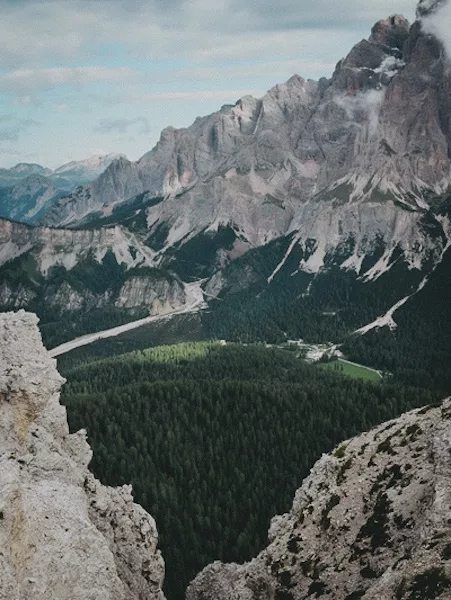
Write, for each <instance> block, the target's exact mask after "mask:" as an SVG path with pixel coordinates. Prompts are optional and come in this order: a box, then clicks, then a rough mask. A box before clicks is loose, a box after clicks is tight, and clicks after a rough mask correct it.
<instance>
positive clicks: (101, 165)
mask: <svg viewBox="0 0 451 600" xmlns="http://www.w3.org/2000/svg"><path fill="white" fill-rule="evenodd" d="M120 158H125V156H124V154H117V153H111V154H105V155H96V156H91V157H90V158H87V159H85V160H79V161H76V160H74V161H71V162H68V163H66V164H64V165H62V166H61V167H58V168H57V169H55V170H54V171H53V173H52V177H53V178H54V179H58V180H62V181H64V182H67V183H68V184H69V185H70V186H71V187H72V188H74V187H77V186H79V185H86V184H88V183H91V181H93V180H94V179H96V178H97V177H98V176H99V175H101V173H103V171H105V169H106V168H107V167H109V166H110V165H111V163H112V162H113V161H115V160H119V159H120Z"/></svg>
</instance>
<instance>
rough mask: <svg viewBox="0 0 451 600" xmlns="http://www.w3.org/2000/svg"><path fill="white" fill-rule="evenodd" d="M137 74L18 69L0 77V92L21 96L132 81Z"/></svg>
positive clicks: (109, 70) (94, 69) (123, 69)
mask: <svg viewBox="0 0 451 600" xmlns="http://www.w3.org/2000/svg"><path fill="white" fill-rule="evenodd" d="M136 75H137V73H136V71H135V70H134V69H130V68H128V67H119V68H108V67H73V68H70V67H59V68H53V69H19V70H16V71H12V72H11V73H6V74H4V75H0V91H1V92H12V93H14V94H23V93H27V92H32V91H36V90H43V89H52V88H56V87H60V86H64V85H73V86H80V85H86V84H88V83H93V82H116V83H117V82H123V81H132V80H133V79H134V78H135V77H136Z"/></svg>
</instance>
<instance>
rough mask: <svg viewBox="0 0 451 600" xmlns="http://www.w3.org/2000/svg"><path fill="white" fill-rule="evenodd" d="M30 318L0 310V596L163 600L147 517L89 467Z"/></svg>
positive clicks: (14, 599)
mask: <svg viewBox="0 0 451 600" xmlns="http://www.w3.org/2000/svg"><path fill="white" fill-rule="evenodd" d="M55 364H56V363H55V361H54V360H53V359H51V358H50V357H49V356H48V355H47V353H46V351H45V349H44V347H43V345H42V342H41V338H40V334H39V331H38V328H37V318H36V317H35V316H34V315H32V314H30V313H25V312H24V311H20V312H18V313H5V314H2V315H0V430H1V435H0V490H1V493H0V598H1V599H2V600H3V599H4V600H164V595H163V593H162V590H161V586H162V581H163V576H164V563H163V559H162V557H161V555H160V552H159V550H157V530H156V526H155V522H154V520H153V518H152V517H151V516H150V515H148V514H147V513H146V512H145V511H144V509H143V508H141V507H140V506H139V505H137V504H134V503H133V499H132V495H131V489H130V487H129V486H123V487H122V488H109V487H105V486H103V485H101V484H100V483H99V482H98V481H97V480H96V479H95V478H94V477H93V475H92V474H91V473H90V472H89V471H88V464H89V462H90V460H91V456H92V453H91V450H90V448H89V446H88V444H87V442H86V434H85V432H84V431H79V432H78V433H75V434H69V430H68V425H67V419H66V411H65V409H64V407H63V406H61V405H60V404H59V389H60V387H61V385H62V383H63V382H64V379H63V378H62V377H60V375H59V374H58V372H57V370H56V366H55Z"/></svg>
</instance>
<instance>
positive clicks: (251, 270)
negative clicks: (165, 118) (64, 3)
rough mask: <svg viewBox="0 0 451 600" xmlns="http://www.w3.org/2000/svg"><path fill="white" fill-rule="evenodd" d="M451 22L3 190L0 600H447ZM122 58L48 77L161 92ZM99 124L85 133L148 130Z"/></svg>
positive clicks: (425, 17)
mask: <svg viewBox="0 0 451 600" xmlns="http://www.w3.org/2000/svg"><path fill="white" fill-rule="evenodd" d="M47 4H48V3H43V5H45V6H47ZM50 4H51V3H50ZM72 4H74V6H75V4H77V3H71V5H72ZM90 4H92V7H94V6H96V7H97V9H98V7H99V6H100V5H102V6H103V5H104V4H105V6H106V5H107V4H108V5H110V4H111V3H90V2H88V3H87V4H86V6H87V5H90ZM113 4H114V3H113ZM119 4H121V3H119ZM188 4H189V5H191V4H193V3H187V5H188ZM194 4H196V3H194ZM226 4H227V3H226ZM450 5H451V0H420V2H419V4H418V7H417V12H416V20H415V21H414V22H413V23H412V24H411V23H409V22H408V20H407V19H406V18H404V17H403V16H401V15H398V14H394V15H392V16H390V17H388V18H386V19H382V20H380V21H378V22H376V23H375V24H374V26H373V27H372V28H371V30H370V31H368V35H367V37H366V38H365V39H362V40H361V41H360V42H357V43H355V45H354V46H353V47H351V45H350V47H349V49H348V50H347V54H346V55H345V56H344V57H343V58H342V59H341V60H339V62H338V63H337V64H336V66H335V68H334V69H333V72H332V73H331V75H330V76H329V77H328V78H326V77H321V78H318V80H313V79H308V78H307V79H304V78H303V77H301V76H300V75H298V74H294V75H292V76H291V77H290V78H289V79H288V80H287V81H285V82H284V83H278V84H276V85H273V87H271V88H270V89H269V90H268V91H267V92H266V93H264V94H263V95H261V97H258V98H256V97H253V96H252V95H249V94H247V92H246V94H244V95H242V97H240V98H239V99H238V100H237V101H236V102H234V103H233V104H224V105H223V106H221V107H220V108H219V109H217V110H216V109H215V110H214V112H210V114H206V115H205V116H201V117H197V118H195V120H193V121H192V123H191V124H190V125H187V126H183V127H180V128H175V127H172V126H169V127H166V128H165V129H163V130H162V131H161V134H160V137H159V140H158V142H157V143H156V144H155V145H154V146H153V147H152V148H150V144H149V146H147V149H146V151H145V153H144V154H142V155H141V157H140V158H139V159H138V160H129V159H128V158H127V157H126V156H125V154H123V153H110V154H107V153H100V152H98V153H97V151H96V155H95V156H92V157H91V158H88V159H86V160H82V161H78V160H77V161H70V162H66V163H65V164H63V165H62V166H60V167H57V168H55V169H47V168H45V167H42V166H41V165H39V164H35V163H24V162H22V163H19V164H17V165H16V166H14V167H12V168H9V169H0V342H1V343H0V359H1V360H0V425H3V429H4V435H3V434H2V435H0V450H2V452H0V489H2V490H5V489H6V490H7V494H6V495H5V498H7V499H8V503H7V504H5V505H3V504H2V500H1V495H0V542H1V543H2V544H3V545H4V546H5V548H7V550H6V551H5V552H4V553H1V552H0V565H1V567H2V568H1V569H0V597H3V596H2V593H3V591H4V589H5V590H7V594H8V598H11V599H13V598H14V600H16V599H17V600H44V598H45V599H46V600H47V598H48V600H79V599H80V600H82V599H83V600H84V598H88V596H89V598H91V597H92V600H138V599H139V600H166V599H167V600H184V599H185V600H210V599H211V600H229V599H232V598H233V599H234V600H235V599H236V600H304V599H305V598H312V599H317V598H323V599H324V600H371V599H372V598H376V597H378V598H381V599H383V600H385V599H387V600H388V599H390V600H393V599H395V598H396V600H426V599H430V600H447V598H449V593H450V590H451V529H450V520H449V514H450V511H451V488H450V482H451V467H450V464H449V456H450V452H451V442H450V440H451V436H450V425H449V424H450V422H451V404H450V401H449V400H445V401H444V398H447V397H451V369H450V365H451V319H450V306H451V276H450V275H451V69H450V60H451V59H450V52H449V49H448V42H449V39H448V34H447V33H446V35H445V34H444V33H443V30H442V29H443V27H442V23H441V22H439V21H438V20H437V15H439V16H440V15H443V16H444V18H443V22H444V23H445V24H446V23H447V22H448V21H449V20H450V19H451V12H450V11H449V8H450ZM45 6H44V8H42V7H41V8H42V10H44V9H45ZM55 6H56V5H55ZM111 6H112V4H111ZM121 7H122V4H121ZM185 8H186V9H187V10H188V8H187V7H185ZM229 8H230V15H234V17H233V19H235V17H236V15H238V17H239V19H240V20H241V18H243V22H244V21H245V20H246V19H245V17H246V14H247V13H246V10H247V9H248V8H249V10H250V7H247V5H246V6H245V7H244V8H245V9H246V10H244V8H243V12H241V11H236V10H235V8H234V9H233V10H232V9H231V7H229ZM153 9H154V12H155V16H157V13H158V11H157V9H156V6H155V7H153ZM61 10H62V11H64V10H66V9H64V8H61ZM135 10H136V11H138V8H137V7H136V6H134V8H133V10H130V11H129V12H130V15H132V14H135V13H134V11H135ZM218 10H219V8H218ZM277 10H279V8H278V9H277ZM280 10H281V11H282V12H283V7H282V8H281V9H280ZM441 11H443V12H441ZM174 12H176V11H174ZM273 12H274V7H273V6H271V14H273ZM351 12H352V11H351ZM138 13H139V11H138ZM138 13H136V14H138ZM235 13H236V14H235ZM83 14H84V13H83ZM177 14H178V13H177ZM180 14H183V15H184V13H183V11H181V13H180ZM309 14H310V13H309ZM127 15H128V11H127ZM169 17H170V14H169V12H168V15H167V18H168V21H167V22H168V23H169V22H170V21H171V19H170V18H169ZM255 17H256V16H255V15H254V20H255ZM124 18H125V17H124ZM127 18H128V16H127ZM171 18H172V16H171ZM259 18H260V16H259ZM341 18H342V17H340V19H341ZM233 19H232V20H231V23H232V25H233V23H235V21H234V20H233ZM447 19H448V21H447ZM257 20H258V19H257ZM94 21H95V20H94ZM102 22H103V21H102ZM287 22H288V21H287ZM290 22H291V21H290ZM340 22H341V21H340ZM232 25H230V26H231V27H232ZM233 26H235V25H233ZM255 26H256V28H257V29H256V30H258V27H257V25H255ZM329 26H330V24H328V27H329ZM450 26H451V21H450ZM140 27H141V24H140ZM165 27H166V25H165ZM252 27H254V25H252ZM290 28H291V25H290ZM106 29H108V28H106ZM448 29H449V28H448ZM448 29H446V31H448ZM140 31H141V29H140ZM149 31H150V29H149ZM150 32H151V33H152V35H150V36H149V35H148V33H149V32H147V30H146V39H147V37H151V38H152V39H153V37H154V36H153V34H154V33H156V34H157V35H156V36H155V38H156V39H159V38H158V31H154V30H152V31H150ZM229 33H230V32H229ZM285 34H287V32H286V31H285ZM282 37H283V36H282ZM68 39H69V41H70V40H72V38H68ZM73 39H74V40H76V39H78V38H77V37H74V38H73ZM352 43H354V42H352ZM124 44H125V42H124ZM110 49H111V48H110V46H108V44H107V45H105V47H103V46H102V53H104V54H108V52H107V50H108V51H109V50H110ZM125 49H126V47H125V45H124V47H120V48H116V51H115V53H113V54H112V55H111V57H110V58H109V60H110V59H111V61H112V62H111V65H109V66H108V67H103V68H100V67H99V69H100V71H98V70H97V67H89V68H88V67H86V68H87V69H89V70H88V72H86V71H85V70H84V67H83V68H82V67H80V68H77V67H74V68H73V69H72V68H70V69H69V70H68V72H66V71H64V70H63V71H60V70H58V75H57V76H56V75H55V74H54V73H53V71H52V72H51V73H50V71H51V70H50V69H44V72H43V73H41V75H42V77H44V79H46V78H50V79H51V78H52V77H53V76H55V77H56V79H58V78H62V80H64V81H65V79H64V78H65V77H69V78H71V77H72V78H75V80H77V85H80V86H81V87H82V84H81V80H82V79H83V77H88V76H89V77H93V76H94V75H96V74H97V75H96V76H101V82H100V83H102V86H105V87H104V89H108V90H109V87H108V86H110V85H111V86H113V82H117V81H120V82H121V86H122V87H123V90H121V93H122V92H124V91H127V93H129V92H130V94H132V92H133V93H135V92H136V93H137V95H138V96H140V94H139V93H138V92H137V91H136V90H137V88H135V87H134V86H135V83H136V81H135V80H136V78H137V77H138V72H139V69H138V67H137V65H138V58H137V56H136V55H135V54H134V53H133V52H136V49H135V50H134V51H133V52H131V54H130V56H133V57H134V58H133V60H134V61H137V62H136V65H134V66H133V68H130V69H128V68H126V69H125V70H124V69H120V68H119V69H116V66H115V65H116V61H119V58H120V57H122V56H125V55H126V54H127V52H125ZM129 50H130V49H129ZM219 50H220V48H219V49H218V48H214V49H213V51H219ZM72 51H73V48H72V46H70V44H69V49H68V52H72ZM196 52H197V51H196ZM240 55H241V51H240ZM149 56H153V55H149ZM174 56H175V55H174ZM121 60H122V59H121ZM146 60H147V61H148V62H152V61H153V60H154V58H152V59H151V60H149V59H148V57H146ZM199 60H200V59H199ZM202 60H204V59H202ZM243 60H244V59H243ZM249 60H251V59H250V58H249ZM172 61H173V57H172V58H171V60H170V61H168V64H169V62H170V63H171V64H173V65H176V64H177V61H176V60H175V59H174V62H172ZM113 63H114V65H113ZM200 64H202V65H203V64H204V63H201V62H199V64H198V65H197V67H196V69H199V70H200V71H202V72H204V67H199V65H200ZM275 64H276V65H278V64H279V63H275ZM290 64H291V63H290ZM112 65H113V66H112ZM262 65H263V63H262ZM262 65H259V66H258V65H254V63H252V69H254V68H256V67H257V66H258V68H259V69H260V68H263V66H262ZM135 66H136V68H135ZM242 66H245V67H246V68H248V67H249V65H247V64H246V65H244V63H243V65H242ZM279 66H280V65H279ZM171 68H172V67H171ZM274 68H275V67H274ZM277 68H278V67H277ZM52 69H53V67H52ZM58 69H59V67H58ZM79 69H81V70H79ZM152 69H153V67H152ZM152 69H150V67H149V65H148V64H146V68H145V73H146V77H147V79H146V94H145V95H144V97H145V99H146V106H147V103H151V101H152V99H153V100H155V97H156V96H159V92H158V93H157V91H155V90H160V87H159V86H162V85H163V83H164V76H163V74H161V76H162V77H163V79H161V80H159V79H158V77H159V76H160V74H159V73H157V70H158V69H156V71H155V72H154V71H153V70H152ZM196 69H195V71H196ZM207 71H208V69H207ZM31 72H32V71H30V73H31ZM143 72H144V71H143ZM174 72H175V73H177V72H178V71H174ZM196 72H197V71H196ZM225 72H226V73H228V70H227V69H225ZM24 73H25V75H24V74H23V73H22V75H20V77H19V79H20V78H23V77H28V75H27V73H28V71H24ZM52 73H53V75H52ZM99 73H100V75H99ZM189 73H190V71H189V70H188V74H189ZM166 76H167V74H166ZM179 76H180V75H179ZM189 76H190V77H191V75H189ZM89 77H88V78H89ZM171 77H172V71H171ZM118 78H119V79H118ZM153 78H155V82H154V81H153ZM64 85H66V84H64ZM153 86H155V90H154V87H153ZM68 89H69V88H68ZM74 89H75V88H74ZM80 89H81V88H80ZM102 89H103V88H102ZM77 90H78V88H77ZM130 90H132V91H130ZM149 90H150V91H149ZM171 90H172V88H171ZM154 91H155V93H154ZM216 92H217V90H214V89H212V90H210V92H209V93H210V94H211V97H216V96H215V94H216ZM77 93H78V92H77ZM124 93H125V92H124ZM189 93H191V92H187V94H189ZM170 94H172V95H171V96H170V97H171V102H172V101H176V102H181V99H182V97H183V94H182V95H181V96H180V93H179V92H173V91H171V92H170ZM174 94H175V96H174ZM177 94H178V95H177ZM193 94H194V97H196V98H197V97H198V96H197V94H200V92H199V91H198V90H197V89H196V90H195V92H193ZM201 95H202V94H200V95H199V98H200V96H201ZM207 96H208V94H207ZM27 97H28V96H24V98H25V99H23V100H22V101H20V102H19V100H18V99H17V103H18V106H19V105H20V106H21V107H22V104H23V103H24V104H23V105H24V106H25V105H26V106H27V110H32V108H33V106H34V105H33V103H32V102H30V103H28V101H26V98H27ZM163 97H164V94H163ZM168 97H169V96H168ZM208 97H210V96H208ZM218 97H219V96H218ZM55 98H56V96H55ZM89 98H90V100H89V101H90V102H91V101H92V102H93V103H94V102H95V95H94V94H91V95H90V96H89ZM121 98H122V96H121ZM28 104H30V107H28ZM103 104H104V106H103V105H102V118H101V120H100V121H99V122H98V123H96V124H94V123H93V124H92V125H91V129H92V131H91V134H92V135H94V134H96V135H97V134H98V135H101V136H103V135H104V136H107V135H111V136H113V135H114V136H117V137H114V138H111V139H115V140H123V141H124V140H125V141H126V142H127V144H129V143H130V144H131V140H133V139H135V138H136V137H139V136H141V138H140V139H145V140H147V136H150V135H151V133H152V127H153V125H152V127H151V126H150V119H149V122H148V120H147V117H139V116H138V117H136V118H128V115H127V118H125V117H120V115H119V112H120V110H122V108H121V109H120V110H119V107H120V106H122V104H123V100H120V99H119V96H118V97H117V98H116V97H114V96H113V95H112V96H111V98H110V97H109V95H108V98H107V97H106V96H105V98H104V103H103ZM200 105H201V104H199V106H200ZM58 106H59V107H60V108H57V107H58ZM168 106H169V101H168ZM177 106H178V104H177ZM202 106H203V104H202ZM218 106H219V104H218ZM52 107H53V108H52V110H53V113H52V114H54V117H55V118H59V116H61V115H64V113H65V111H66V110H68V114H69V113H70V114H71V115H72V112H71V110H72V109H71V107H70V106H69V104H68V105H67V106H66V104H64V105H61V106H60V105H59V104H58V105H56V104H54V102H53V100H52ZM64 107H65V108H64ZM123 108H124V114H125V103H124V106H123ZM60 110H61V113H60ZM116 110H117V111H118V115H117V116H116V117H115V118H111V119H110V116H111V115H113V111H116ZM109 111H110V112H109ZM87 112H89V111H87ZM104 113H105V114H104ZM110 113H111V114H110ZM74 114H75V113H74ZM58 115H59V116H58ZM108 115H109V116H108ZM107 117H108V118H107ZM8 118H9V117H7V118H5V122H7V121H8ZM61 118H63V117H61ZM2 123H3V121H2V119H1V118H0V127H2V126H3V125H2ZM25 123H28V122H25ZM24 126H25V125H24ZM26 126H27V127H37V126H38V125H37V122H36V123H34V122H30V123H28V124H26ZM63 132H64V128H62V134H63ZM140 132H141V133H140ZM85 133H86V132H85ZM152 135H153V133H152ZM10 137H11V140H12V139H13V138H14V131H12V130H11V131H10ZM0 150H1V148H0ZM71 151H72V150H71ZM74 151H75V150H74ZM68 152H69V149H68ZM93 152H94V150H92V151H90V153H93ZM61 162H63V161H61ZM30 313H34V315H36V316H34V315H32V314H30ZM38 322H39V331H38ZM9 348H11V352H10V350H9ZM56 367H57V369H58V373H59V374H58V373H57V372H56ZM63 378H64V380H63ZM63 381H64V382H65V383H63ZM60 390H61V393H60ZM60 401H61V406H60V404H59V402H60ZM66 417H67V419H66ZM66 420H67V422H66ZM86 436H87V439H88V441H89V444H90V445H91V446H92V449H93V453H92V452H91V450H90V448H89V447H88V445H87V443H86V439H85V438H86ZM354 436H356V437H354ZM88 465H89V469H90V470H88ZM96 478H97V479H96ZM129 484H131V485H132V486H133V495H134V498H135V500H136V502H137V503H139V504H140V505H141V506H142V507H143V508H141V507H137V506H136V505H135V504H133V502H132V499H131V494H130V488H129V487H128V485H129ZM114 486H120V487H118V488H116V489H114ZM30 490H31V491H30ZM36 498H39V499H40V502H41V504H39V503H38V502H37V501H36V500H35V499H36ZM60 498H62V500H61V502H60V500H59V499H60ZM293 498H294V500H293ZM59 502H60V504H58V503H59ZM75 505H76V506H75ZM55 507H56V508H55ZM68 507H69V509H68ZM75 508H76V509H77V510H78V511H79V513H76V512H75ZM72 509H74V510H73V514H72V512H71V511H72ZM68 510H69V513H70V514H68ZM147 512H148V513H149V514H147ZM24 515H25V516H24ZM35 515H37V517H38V519H40V521H39V522H38V525H36V526H35V525H34V521H33V518H34V516H35ZM44 515H45V516H44ZM150 515H153V517H155V519H156V525H155V522H154V520H153V517H151V516H150ZM274 515H280V516H278V517H274ZM49 516H50V518H49ZM44 519H45V521H44ZM43 523H44V524H43ZM157 529H158V534H157ZM85 531H86V532H87V533H86V537H84V536H85V533H84V532H85ZM68 532H70V533H68ZM78 536H79V537H78ZM73 540H75V541H74V542H73ZM268 540H269V543H268ZM91 541H93V544H92V548H94V549H96V550H95V552H96V553H98V554H99V556H96V557H94V559H93V560H92V561H91V562H92V563H93V564H94V565H95V568H93V570H92V572H91V571H90V570H89V568H88V569H87V572H88V575H89V576H90V577H91V575H92V581H94V580H95V576H94V575H95V572H97V571H98V572H99V573H100V574H101V575H102V581H101V584H99V587H98V588H92V589H93V590H94V591H92V593H91V590H90V587H89V586H93V585H94V583H92V582H91V583H89V586H87V587H86V586H85V588H86V589H84V591H83V590H82V591H81V592H80V594H78V596H74V597H73V598H72V597H71V595H70V594H71V589H70V586H67V585H65V584H64V582H65V581H71V582H72V583H71V586H72V587H74V589H75V587H76V586H77V585H79V584H83V585H84V581H85V580H84V571H86V567H85V563H86V561H85V562H83V561H84V559H85V558H86V557H87V556H88V555H89V548H90V547H91ZM157 546H158V547H157ZM48 548H50V550H49V551H48V553H47V549H48ZM55 548H56V550H55ZM42 549H43V550H42ZM66 549H67V552H66ZM80 549H81V550H80ZM97 549H98V550H97ZM160 549H161V554H160ZM41 550H42V553H41ZM79 550H80V554H81V555H82V558H83V560H81V559H80V560H79V555H78V554H77V552H79ZM52 552H53V554H52ZM55 553H56V554H55ZM42 556H43V557H44V559H42ZM55 556H57V558H56V559H55ZM39 557H41V558H39ZM163 558H164V564H163ZM35 559H36V564H35V562H33V561H34V560H35ZM39 561H41V562H42V565H43V568H42V573H41V572H40V570H39ZM88 562H89V561H88ZM66 563H67V565H68V573H69V574H70V576H66V575H64V574H63V575H61V576H60V571H59V570H58V569H59V568H60V566H61V565H62V567H64V568H62V570H61V572H62V573H63V572H64V569H65V568H66V566H67V565H66ZM72 563H73V564H72ZM30 565H31V566H30ZM80 565H81V566H80ZM164 565H165V566H164ZM73 566H74V568H72V567H73ZM163 572H165V580H164V584H163ZM55 573H56V574H55ZM93 573H94V575H93ZM74 574H75V575H74ZM110 574H112V576H110ZM41 577H44V578H45V577H47V579H46V580H45V582H44V583H42V585H41V579H40V578H41ZM2 578H3V579H2ZM88 580H89V577H87V579H86V581H88ZM2 582H3V583H2ZM48 582H50V583H48ZM83 585H81V587H80V589H82V588H83ZM2 586H3V587H2ZM39 586H41V587H40V588H39V589H41V590H42V594H41V595H36V594H37V592H35V591H33V590H36V589H38V587H39ZM77 589H78V588H77ZM11 590H12V591H11ZM24 590H25V591H24ZM29 590H32V591H29ZM55 590H56V591H55ZM86 590H88V591H86ZM16 592H17V593H16ZM110 592H111V593H110ZM33 594H35V596H33ZM52 594H53V595H52ZM55 594H61V598H60V597H56V596H55Z"/></svg>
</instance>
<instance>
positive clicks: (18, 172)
mask: <svg viewBox="0 0 451 600" xmlns="http://www.w3.org/2000/svg"><path fill="white" fill-rule="evenodd" d="M123 156H124V155H122V154H107V155H105V156H92V157H91V158H88V159H86V160H82V161H72V162H70V163H67V164H65V165H62V166H61V167H58V168H57V169H55V170H54V171H52V170H51V169H47V168H45V167H41V166H40V165H36V164H28V163H19V164H18V165H16V166H15V167H12V168H11V169H0V216H2V217H6V218H8V219H14V220H17V221H21V222H23V223H33V222H34V221H36V219H37V218H38V217H39V215H40V214H41V213H43V212H45V211H46V210H48V209H49V208H50V207H51V206H52V205H53V204H54V203H55V202H56V201H57V200H58V199H59V198H60V197H61V196H64V195H65V194H67V193H68V192H70V191H72V190H73V189H75V188H76V187H78V186H81V185H86V184H88V183H90V182H91V181H93V179H96V178H97V177H98V176H99V175H100V174H101V173H102V172H103V171H104V170H105V169H106V168H107V167H108V166H109V165H110V164H111V163H112V162H113V161H115V160H117V159H119V158H122V157H123Z"/></svg>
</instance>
